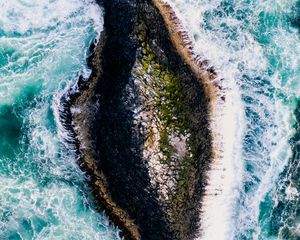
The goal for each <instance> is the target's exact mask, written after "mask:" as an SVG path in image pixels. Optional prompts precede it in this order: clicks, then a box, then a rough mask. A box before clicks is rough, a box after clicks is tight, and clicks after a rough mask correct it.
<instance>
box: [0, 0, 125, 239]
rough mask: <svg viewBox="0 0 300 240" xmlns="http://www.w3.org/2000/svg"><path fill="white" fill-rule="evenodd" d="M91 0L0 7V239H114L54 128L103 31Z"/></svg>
mask: <svg viewBox="0 0 300 240" xmlns="http://www.w3.org/2000/svg"><path fill="white" fill-rule="evenodd" d="M101 14H102V13H101V10H100V8H99V7H98V5H97V4H95V2H94V1H92V0H30V1H29V0H10V1H0V139H1V140H0V141H1V142H0V182H1V184H0V238H1V239H103V240H105V239H107V240H113V239H119V237H118V231H117V230H116V229H115V228H114V227H112V226H111V225H110V224H109V222H108V220H107V218H106V217H105V216H104V215H102V214H99V213H97V212H96V211H95V210H94V207H93V204H92V201H91V196H90V194H87V193H88V189H87V186H86V183H85V181H84V176H83V174H82V172H81V171H80V170H79V169H78V167H77V165H76V160H75V156H74V154H73V153H72V152H70V151H68V149H66V147H65V145H64V144H63V139H62V138H61V136H63V135H64V134H63V133H62V132H63V131H64V130H63V129H62V128H61V127H59V126H60V125H59V124H58V120H59V119H58V117H57V116H58V114H57V112H58V107H59V98H60V96H61V94H62V92H63V91H64V90H65V89H66V88H68V87H69V86H71V85H72V84H74V83H75V81H76V79H77V77H78V75H79V74H87V73H88V72H89V71H88V69H87V67H86V53H87V49H88V47H89V44H90V42H91V41H93V40H94V39H95V38H98V37H99V33H100V31H101V30H102V16H101Z"/></svg>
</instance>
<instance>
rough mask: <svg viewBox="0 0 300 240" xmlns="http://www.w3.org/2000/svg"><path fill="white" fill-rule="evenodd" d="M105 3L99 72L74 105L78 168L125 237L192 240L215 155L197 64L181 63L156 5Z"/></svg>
mask: <svg viewBox="0 0 300 240" xmlns="http://www.w3.org/2000/svg"><path fill="white" fill-rule="evenodd" d="M99 4H101V5H102V7H103V8H104V10H105V17H104V32H103V33H102V36H101V40H100V41H99V43H97V45H96V46H95V47H92V48H91V52H92V53H93V54H92V55H91V56H90V57H89V59H88V62H89V66H90V67H91V69H92V74H91V76H90V78H89V80H88V81H84V79H82V78H81V79H80V81H79V83H78V89H79V90H80V94H78V91H77V94H75V95H73V97H71V99H72V100H71V101H69V103H70V104H69V105H68V106H69V109H70V111H69V113H70V116H71V118H72V119H73V122H72V123H71V122H70V125H72V129H73V130H72V131H73V132H74V134H75V135H76V136H77V139H78V153H79V155H80V165H81V167H82V169H83V170H85V171H86V172H87V174H88V176H89V182H90V185H91V188H92V189H93V193H94V196H95V199H96V200H97V201H98V202H99V204H100V206H101V207H102V208H104V209H105V210H106V212H107V214H108V215H109V216H110V218H111V220H112V221H113V222H114V223H115V224H116V225H117V226H119V227H120V228H121V230H122V235H123V236H124V237H125V238H128V239H149V240H150V239H151V240H152V239H157V240H158V239H163V240H167V239H183V240H184V239H193V237H194V235H195V233H196V230H197V229H198V223H199V212H200V206H201V196H202V192H203V190H204V186H205V183H206V177H205V173H206V171H207V169H208V166H209V162H210V159H211V155H212V149H211V134H210V131H209V108H208V106H209V101H210V96H209V95H208V94H207V90H206V89H207V86H205V84H206V83H205V81H204V80H205V79H202V78H203V76H205V75H203V74H202V73H201V74H199V71H198V70H197V71H195V69H194V68H195V65H194V60H196V64H200V60H199V58H196V57H195V56H192V54H191V55H190V57H189V58H188V59H187V58H185V57H184V56H183V54H182V52H180V50H179V49H178V46H177V45H176V43H175V41H174V39H175V37H174V36H173V35H172V33H171V32H170V28H168V26H167V25H168V23H167V21H166V18H165V15H164V14H166V13H163V11H162V10H161V9H160V7H159V6H158V5H157V4H156V3H155V1H154V2H152V1H150V0H141V1H134V0H103V1H102V2H100V3H99ZM164 6H165V5H164ZM169 10H170V9H169ZM181 37H184V36H183V35H178V36H177V39H178V41H179V40H180V38H181ZM180 41H181V40H180ZM192 61H193V63H191V62H192ZM197 61H198V62H197ZM201 64H202V65H203V64H205V62H203V63H201ZM208 73H209V74H210V75H214V74H215V73H214V71H213V70H212V69H211V70H208Z"/></svg>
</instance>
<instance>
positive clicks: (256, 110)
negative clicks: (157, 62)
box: [169, 0, 300, 240]
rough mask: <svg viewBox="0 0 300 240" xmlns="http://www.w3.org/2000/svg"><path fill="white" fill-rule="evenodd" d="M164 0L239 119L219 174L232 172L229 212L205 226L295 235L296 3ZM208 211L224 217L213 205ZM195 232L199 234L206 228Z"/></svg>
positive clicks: (298, 184) (298, 229)
mask: <svg viewBox="0 0 300 240" xmlns="http://www.w3.org/2000/svg"><path fill="white" fill-rule="evenodd" d="M169 2H170V3H171V4H172V5H173V6H174V8H175V9H176V11H177V13H178V15H179V16H180V18H181V19H182V20H183V23H184V25H185V26H186V27H187V28H188V29H189V32H190V35H191V36H192V37H193V38H194V40H195V42H196V49H197V51H198V52H199V53H200V54H201V55H203V56H205V57H206V58H207V59H209V60H210V63H211V64H212V65H213V66H215V68H216V69H217V71H218V74H219V76H220V77H222V78H224V85H225V87H227V88H226V91H227V92H229V94H228V98H227V101H228V102H232V103H233V104H232V106H235V105H238V106H240V107H239V108H237V107H232V111H229V112H227V114H229V115H232V118H235V119H239V121H238V125H237V126H236V127H235V128H232V131H234V132H235V133H234V136H235V139H234V141H233V145H234V146H232V147H231V148H232V149H233V150H234V151H232V154H231V156H227V159H223V160H224V161H228V162H230V163H231V165H230V166H231V167H232V168H234V169H233V171H231V172H230V171H227V172H228V173H225V179H226V174H233V175H234V179H235V181H234V182H232V183H231V184H232V188H231V194H230V193H229V194H228V197H227V198H226V195H225V197H224V199H225V201H224V202H223V206H221V210H222V214H223V213H226V214H225V215H228V217H227V218H226V219H225V221H222V222H221V223H220V222H218V224H217V223H212V224H210V225H207V226H208V227H207V228H212V229H214V230H215V231H216V229H218V231H222V232H224V233H225V234H224V235H223V236H222V239H238V240H239V239H300V205H299V204H300V203H299V197H300V174H299V173H300V166H299V163H298V162H299V154H298V151H299V150H300V148H299V143H298V142H299V139H300V135H299V120H300V117H299V112H300V107H299V106H300V104H299V103H298V101H299V94H300V81H299V80H300V79H299V78H300V33H299V29H298V27H299V22H300V19H299V14H300V9H299V6H300V3H299V2H297V1H294V0H289V1H288V0H265V1H255V0H244V1H241V0H236V1H230V0H226V1H222V0H201V1H200V0H170V1H169ZM230 92H234V94H231V93H230ZM241 119H242V121H241ZM219 130H220V129H219ZM221 131H225V129H221ZM207 211H211V214H210V215H212V216H214V217H215V219H218V218H219V217H221V218H222V217H223V216H221V215H220V214H219V213H217V212H213V206H211V208H210V210H207ZM218 214H219V215H218ZM208 215H209V214H208ZM223 215H224V214H223ZM203 216H204V218H203V219H202V223H204V225H205V222H206V221H207V220H206V219H205V216H206V215H205V214H204V215H203ZM215 222H217V221H215ZM205 226H206V225H205ZM201 231H202V233H201V234H203V233H204V234H203V235H202V236H203V238H205V236H206V235H207V234H205V233H206V231H208V230H207V229H201ZM210 232H212V231H210ZM200 239H202V238H201V237H200ZM209 239H218V240H219V239H220V238H217V237H216V235H211V237H210V238H209Z"/></svg>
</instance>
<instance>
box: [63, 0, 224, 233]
mask: <svg viewBox="0 0 300 240" xmlns="http://www.w3.org/2000/svg"><path fill="white" fill-rule="evenodd" d="M116 2H118V1H116ZM110 4H111V5H114V4H117V3H115V2H111V3H106V2H105V1H104V3H103V5H104V6H105V7H106V11H107V12H108V13H107V15H110V16H109V17H110V18H113V19H115V16H114V13H113V12H112V11H111V9H112V8H113V7H112V6H110V7H108V6H109V5H110ZM127 4H128V5H127ZM148 4H149V5H148ZM160 4H162V2H161V1H153V2H152V3H151V1H145V6H146V5H148V6H152V7H154V6H155V7H156V9H157V12H158V13H159V14H160V16H161V19H162V20H163V21H165V23H166V22H167V20H168V18H169V17H173V20H174V21H173V22H172V21H169V23H166V24H165V26H166V28H167V29H168V30H169V32H168V33H166V32H164V26H162V27H158V28H159V29H155V26H156V24H157V26H160V24H161V22H160V21H161V20H160V19H158V20H156V18H157V16H156V15H155V14H158V13H153V12H151V11H154V12H155V10H152V9H151V10H149V9H143V7H145V6H142V5H141V6H139V7H140V9H139V10H138V13H135V14H137V15H138V16H139V19H140V15H139V14H141V13H142V12H143V11H145V12H146V14H145V15H146V17H145V18H144V17H142V19H144V20H143V21H145V22H146V23H147V24H148V27H149V30H148V31H149V36H150V38H151V37H153V36H154V35H156V34H157V32H159V33H160V35H159V36H158V37H155V38H154V39H156V40H155V41H157V46H160V47H161V46H162V49H163V50H164V52H166V53H163V54H166V56H167V57H166V58H164V60H163V61H165V62H166V63H163V64H169V65H170V66H169V67H170V69H173V70H172V71H175V72H176V73H177V74H179V75H178V76H181V77H180V79H181V81H182V84H184V86H189V87H187V89H186V90H185V91H187V93H188V94H189V92H190V91H191V92H192V93H191V95H192V96H188V97H189V98H191V99H190V100H191V103H189V107H188V108H189V109H190V111H191V113H190V118H191V120H189V121H191V122H192V123H191V124H193V126H194V127H195V126H196V129H195V131H196V133H195V134H194V135H193V139H194V140H193V141H195V143H197V144H196V145H195V149H196V150H195V151H196V152H195V154H196V155H195V159H197V160H196V162H195V163H194V164H195V166H194V167H193V169H195V170H193V171H194V173H193V174H194V177H193V180H190V181H193V182H190V183H189V184H192V185H191V186H193V187H192V189H190V190H189V191H192V195H191V196H190V197H191V198H190V199H186V200H185V201H188V203H184V205H183V206H182V207H181V208H182V211H183V212H182V213H181V214H183V215H182V216H179V218H178V223H176V222H175V223H172V220H171V221H170V219H169V218H168V217H166V216H164V215H165V214H166V212H165V211H166V209H165V207H163V205H164V204H162V203H161V202H158V200H157V199H159V198H158V197H157V190H156V189H155V188H153V186H152V187H151V185H150V181H149V180H147V179H149V176H148V177H147V173H146V172H148V170H147V169H145V170H146V172H145V170H143V169H144V168H145V166H144V165H143V164H144V163H143V161H142V159H141V160H138V159H139V158H140V157H139V156H140V153H139V152H135V153H132V152H128V154H129V155H128V156H131V155H132V154H137V156H136V160H133V162H132V163H133V165H132V167H137V168H136V170H135V171H136V173H133V175H132V176H131V177H130V178H132V180H129V182H128V181H127V180H126V179H124V180H122V179H121V180H120V181H121V182H118V184H120V183H122V181H124V182H123V183H122V184H125V188H127V187H126V186H127V185H128V184H129V185H128V187H129V189H128V191H134V192H135V194H138V195H137V196H129V195H128V196H127V195H125V196H124V197H125V199H126V198H127V200H126V202H124V201H123V200H122V197H120V196H119V194H120V193H121V194H123V193H122V192H120V190H121V189H122V187H121V188H119V187H117V185H114V184H115V183H114V182H115V177H116V176H122V174H124V173H122V172H121V171H127V170H125V169H126V167H127V166H125V169H124V170H122V163H121V162H120V163H121V165H120V166H121V169H120V170H117V169H116V170H114V171H117V172H116V173H112V172H111V171H112V169H114V168H115V167H116V166H117V165H115V166H114V168H112V167H113V165H110V164H112V163H109V162H106V160H105V159H104V161H103V159H101V158H103V156H101V153H102V154H104V155H107V154H109V153H110V154H112V155H110V154H109V155H107V157H108V159H110V158H111V156H113V155H114V154H115V153H114V152H113V151H114V150H110V149H106V148H107V146H110V145H107V144H108V143H107V142H106V143H105V141H107V139H104V140H103V139H100V140H99V133H100V132H102V134H101V136H103V135H105V136H106V134H103V131H104V132H106V131H107V130H109V131H111V130H110V127H109V126H110V124H112V122H111V123H109V122H106V121H107V120H108V119H110V120H112V119H111V117H112V118H114V116H113V115H111V114H113V113H111V112H106V110H103V108H104V109H105V107H107V109H108V111H112V112H114V110H113V109H112V107H113V108H114V107H116V110H115V111H117V112H116V113H117V114H121V115H120V116H121V118H124V119H123V120H122V121H125V123H122V124H125V125H124V126H126V124H129V125H128V126H132V122H131V120H130V118H128V117H129V115H128V113H127V112H126V111H125V112H123V111H124V110H121V109H120V106H119V105H115V104H120V102H119V100H118V98H120V95H119V93H118V91H121V89H118V88H119V85H118V84H120V83H118V82H116V83H115V85H113V84H114V83H107V82H105V81H104V79H105V78H107V77H109V78H108V79H111V77H112V75H111V74H114V73H113V72H110V71H111V69H110V67H109V66H111V65H110V64H112V66H114V64H116V63H114V62H110V60H109V61H107V58H106V56H108V55H109V54H110V53H109V51H108V50H109V49H111V46H110V45H113V42H114V41H116V43H115V44H120V45H121V46H122V47H123V45H122V44H125V45H124V48H123V50H122V48H121V51H125V52H124V53H125V54H128V55H125V56H123V57H124V58H125V59H124V60H126V61H128V60H129V61H132V60H133V59H132V58H133V57H134V58H135V51H136V47H135V44H137V43H134V41H133V42H131V41H132V39H131V38H132V36H133V35H132V32H130V31H132V30H129V32H126V31H124V32H123V34H124V37H125V39H127V41H128V42H125V43H119V41H120V40H116V39H115V36H114V35H111V34H113V32H111V31H112V30H115V26H112V24H115V23H114V22H113V23H109V26H107V25H105V26H104V31H103V32H102V34H101V38H100V40H99V42H98V44H97V45H96V46H95V47H91V49H90V50H91V52H93V54H92V56H90V57H89V58H88V65H89V67H90V68H91V69H92V74H91V76H90V78H89V80H88V81H87V82H86V81H84V80H83V79H82V78H80V79H79V81H78V89H79V90H80V93H77V94H75V95H74V96H73V97H71V101H69V105H68V107H69V117H70V118H71V119H72V121H71V122H68V123H67V124H68V125H70V126H72V129H73V131H74V133H75V135H76V136H77V137H76V141H77V149H78V155H79V156H80V160H79V165H80V167H81V169H82V170H83V171H85V172H86V173H87V175H88V178H89V179H88V181H89V184H90V186H91V189H92V191H93V195H94V197H95V201H96V202H98V203H99V205H100V206H101V207H102V208H104V209H105V211H106V213H107V214H108V216H109V218H110V219H111V220H112V221H113V222H114V223H115V224H116V225H117V226H118V227H120V229H121V230H122V236H124V237H125V238H126V239H157V237H158V236H159V237H160V238H162V237H163V236H164V237H163V238H164V239H192V238H194V237H195V236H196V234H197V231H198V230H199V229H198V228H199V215H200V206H201V199H202V198H203V196H204V188H205V186H206V184H207V183H206V181H207V180H206V179H207V172H208V171H209V168H210V167H209V165H210V164H211V161H212V159H213V152H214V151H213V149H211V143H210V138H211V133H210V126H209V121H208V118H209V117H210V116H209V113H208V112H209V111H210V110H206V107H205V106H204V105H205V104H206V105H207V107H208V108H210V105H211V104H209V103H211V102H212V101H215V99H216V98H217V97H218V98H220V96H217V94H216V95H215V92H214V91H212V87H217V86H216V85H213V84H212V85H211V84H206V80H208V79H209V80H212V79H213V78H214V77H215V76H216V73H215V71H214V70H213V69H212V68H210V69H208V70H207V69H206V70H207V71H206V70H205V71H204V69H205V68H204V67H203V66H205V65H206V64H207V63H206V62H205V60H204V62H201V61H200V57H198V56H197V55H196V56H194V55H193V54H192V52H191V50H192V48H190V47H187V46H186V44H185V41H186V38H185V35H184V34H183V35H182V34H179V35H178V34H176V33H173V34H172V33H171V32H170V27H171V28H172V27H174V29H178V26H179V25H178V24H179V23H180V22H179V19H177V18H174V14H175V13H174V12H172V11H171V12H170V10H172V9H171V8H170V7H167V6H166V5H165V4H163V6H162V5H160ZM124 5H125V6H122V7H126V8H128V9H131V8H132V9H134V6H133V4H131V3H130V1H128V2H127V3H126V4H124ZM118 7H120V6H118ZM122 7H121V8H122ZM145 8H146V7H145ZM128 9H126V10H127V11H128V12H131V11H136V10H132V9H131V10H128ZM153 9H154V8H153ZM114 11H118V10H117V9H116V10H114ZM128 12H127V13H125V14H128ZM131 14H132V13H131ZM147 14H148V15H149V16H147ZM141 15H142V14H141ZM168 15H169V16H168ZM153 16H156V17H153ZM106 17H107V16H106ZM106 17H105V19H106ZM121 17H125V18H126V17H128V18H129V19H127V18H126V21H128V24H133V23H132V22H133V21H134V20H133V19H131V18H132V16H130V15H128V16H124V15H123V13H122V14H121ZM147 18H148V19H147ZM153 19H155V21H156V22H155V23H154V24H153V26H151V25H152V24H151V22H152V21H154V20H153ZM105 21H106V22H105V23H106V24H107V19H106V20H105ZM174 24H175V25H176V27H175V25H174ZM120 27H122V24H120ZM132 27H133V29H134V28H135V27H134V26H132ZM110 28H111V29H110ZM129 28H130V27H129ZM162 32H164V33H163V34H162ZM121 35H122V33H121ZM128 36H130V37H129V38H127V37H128ZM167 36H169V37H170V40H169V39H168V37H167ZM121 38H122V37H121ZM108 39H112V40H108ZM129 39H130V40H129ZM169 41H170V42H171V43H172V44H169ZM128 44H129V48H131V49H133V53H131V52H128ZM114 46H116V45H114ZM114 46H113V47H114ZM158 48H159V47H158ZM174 50H175V51H174ZM110 51H111V50H110ZM156 53H158V54H159V51H157V52H156ZM116 54H117V55H116V56H119V55H118V54H120V53H116ZM133 55H134V56H133ZM162 56H164V55H162ZM121 58H122V57H121ZM130 59H131V60H130ZM165 59H166V60H165ZM107 64H108V65H107ZM118 64H121V66H122V67H121V69H122V68H124V69H127V68H128V67H129V69H131V68H132V66H131V67H130V64H129V65H128V63H124V64H125V65H122V63H118ZM178 66H181V70H178V69H177V68H178ZM199 66H201V67H202V68H201V69H200V70H199V69H198V68H199ZM129 69H128V70H129ZM128 70H127V71H128ZM189 71H191V72H189ZM122 74H125V75H123V77H124V76H125V77H127V78H128V77H129V72H126V71H122ZM122 74H121V75H122ZM115 77H116V78H118V79H117V80H118V81H119V80H120V81H124V80H123V79H121V77H122V76H115ZM203 78H204V79H203ZM191 79H193V80H192V82H191ZM196 79H197V80H196ZM193 81H194V82H193ZM196 82H198V83H197V84H198V85H199V86H196V85H197V84H196ZM107 84H108V85H107ZM201 85H202V87H203V88H204V92H205V96H199V95H198V94H200V95H201V94H202V93H201V92H202V90H201ZM112 86H113V87H114V88H115V87H117V89H116V90H113V94H116V95H115V96H116V97H117V98H116V99H115V98H114V95H113V94H112V97H113V99H111V100H109V99H107V97H111V93H109V92H110V91H111V90H110V88H111V87H112ZM122 86H124V84H123V83H121V85H120V87H121V88H123V87H122ZM102 88H103V89H102ZM198 88H199V89H198ZM199 91H200V92H199ZM197 92H198V93H197ZM107 94H108V95H107ZM197 95H198V96H197ZM105 96H107V97H105ZM107 101H108V102H107ZM199 103H200V106H198V105H199ZM111 104H113V105H111ZM195 104H197V105H195ZM203 104H204V105H203ZM106 105H109V106H110V105H111V107H109V106H106ZM196 106H197V107H196ZM194 108H196V109H194ZM101 110H102V111H104V113H103V112H101ZM119 111H120V113H118V112H119ZM206 111H208V112H207V113H206ZM101 113H102V115H103V114H104V115H107V117H108V119H107V120H105V119H106V117H105V116H104V117H105V118H104V120H105V122H103V121H104V120H101V118H103V116H100V120H99V116H98V115H97V114H100V115H101ZM203 113H204V115H203ZM124 114H125V115H124ZM109 116H110V117H109ZM120 116H119V117H120ZM116 117H117V118H119V117H118V116H116ZM195 118H196V119H195ZM98 121H99V123H97V122H98ZM101 121H102V123H104V124H108V125H107V126H108V127H106V129H103V128H102V126H101V125H99V124H101ZM120 123H121V122H120ZM199 123H201V126H197V125H198V124H199ZM95 124H96V125H95ZM122 124H121V125H122ZM84 125H85V126H86V127H87V128H83V126H84ZM113 126H114V127H116V129H112V131H113V132H118V131H117V130H118V128H120V126H116V125H114V124H113ZM128 126H127V128H128ZM121 127H122V126H121ZM107 128H108V129H107ZM130 128H131V127H130ZM124 131H125V129H124V128H123V127H122V129H120V130H119V132H120V134H121V135H122V134H125V135H124V140H125V139H127V138H128V137H129V136H131V137H132V135H131V134H132V133H130V132H127V130H126V131H125V132H124ZM119 132H118V133H119ZM122 132H124V133H122ZM110 134H111V133H108V138H112V139H111V140H113V142H115V140H114V138H115V137H116V136H115V135H114V133H113V135H110ZM128 134H129V135H128ZM134 136H135V135H134ZM108 140H109V139H108ZM111 140H109V141H111ZM103 141H104V142H103ZM139 141H140V140H138V138H137V142H136V143H138V142H139ZM103 143H104V144H103ZM136 143H135V142H134V143H130V144H133V145H132V146H134V145H135V144H136ZM199 143H201V144H199ZM99 144H100V145H99ZM105 144H106V148H105V149H103V147H104V146H103V145H105ZM114 144H116V143H114ZM203 144H204V145H203ZM122 145H123V144H122ZM125 145H126V144H125ZM120 147H121V146H120V145H118V144H117V145H115V147H113V146H112V148H115V149H116V150H117V149H118V148H120ZM123 147H124V146H122V147H121V148H122V149H123ZM128 147H130V146H128ZM103 151H104V152H103ZM106 151H107V153H105V152H106ZM117 151H119V150H117ZM122 151H126V150H125V149H123V150H122ZM138 151H139V150H138ZM203 151H204V152H203ZM99 154H100V155H99ZM125 156H126V155H125ZM115 157H117V158H118V157H119V155H115ZM126 158H128V157H126ZM116 163H117V162H116ZM132 167H130V168H132ZM109 169H111V170H109ZM102 170H104V171H102ZM118 171H119V172H118ZM107 174H108V175H107ZM110 174H112V176H114V177H113V178H112V176H110ZM115 174H117V175H115ZM130 175H131V174H130ZM124 176H127V174H126V172H125V175H124ZM140 176H142V177H143V178H145V180H143V182H144V183H141V184H142V185H140V183H136V180H137V179H140ZM117 181H118V180H117ZM111 184H112V185H111ZM135 184H137V186H134V185H135ZM143 184H144V185H143ZM113 185H114V187H113ZM141 186H144V187H142V188H141ZM131 188H134V189H133V190H132V189H131ZM142 189H143V190H142ZM149 193H150V194H149ZM184 196H185V195H184ZM187 196H188V195H186V197H187ZM132 197H133V199H131V200H133V203H127V201H130V199H129V198H132ZM143 198H145V200H143ZM141 201H142V202H141ZM147 201H150V204H152V207H150V206H149V204H148V203H146V202H147ZM137 202H140V206H137V205H136V203H137ZM143 202H144V203H143ZM131 205H132V207H133V206H135V207H137V211H136V212H137V213H133V212H132V209H130V208H131V207H130V206H131ZM147 205H148V207H149V209H148V207H146V208H145V206H147ZM185 205H186V206H185ZM121 206H122V207H121ZM180 206H181V205H180ZM196 206H199V207H198V208H197V209H191V208H196ZM139 208H141V209H140V210H139ZM188 209H190V210H188ZM139 211H141V212H139ZM180 211H181V210H180ZM191 211H192V212H191ZM152 212H153V213H154V214H155V212H156V215H157V216H154V215H153V213H152ZM143 214H146V215H145V217H146V216H147V215H148V216H147V217H146V219H144V220H142V221H141V219H139V218H140V216H139V215H143ZM181 214H179V215H181ZM150 216H152V217H150ZM187 217H188V218H190V219H188V221H187V222H186V220H187V219H186V218H187ZM154 219H156V220H154ZM153 220H154V221H155V223H154V224H153V223H152V222H151V221H153ZM143 221H146V223H145V222H143ZM161 221H162V222H161ZM181 221H182V223H181ZM156 223H157V225H156ZM182 224H183V226H180V225H182ZM146 226H147V227H146ZM169 226H170V229H169ZM147 228H150V229H149V230H148V229H147ZM160 228H162V229H161V230H159V229H160ZM197 229H198V230H197ZM154 230H155V231H158V233H150V232H151V231H152V232H153V231H154ZM147 231H150V232H149V233H147ZM157 234H158V235H157ZM148 235H149V236H148ZM192 236H194V237H192Z"/></svg>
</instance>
